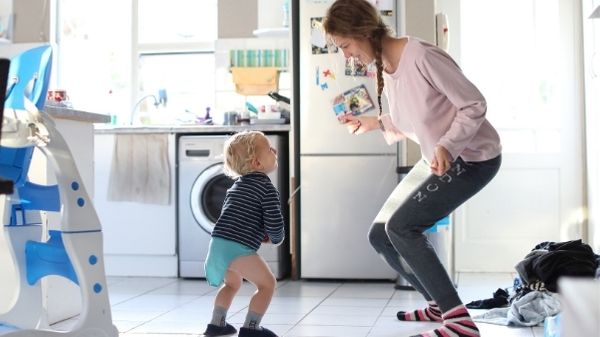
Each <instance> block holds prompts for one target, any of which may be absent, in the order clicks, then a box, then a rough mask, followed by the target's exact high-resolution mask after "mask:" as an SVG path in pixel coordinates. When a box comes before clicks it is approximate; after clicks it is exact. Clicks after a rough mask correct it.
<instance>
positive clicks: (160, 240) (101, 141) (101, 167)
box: [94, 134, 176, 256]
mask: <svg viewBox="0 0 600 337" xmlns="http://www.w3.org/2000/svg"><path fill="white" fill-rule="evenodd" d="M114 142H115V136H114V135H113V134H101V135H96V137H95V146H96V150H95V155H94V157H95V170H96V172H95V186H96V191H95V192H96V193H95V195H94V206H95V207H96V211H97V212H98V217H99V218H100V223H101V224H102V231H103V233H104V253H105V254H107V255H169V256H175V255H176V251H175V234H176V225H175V221H176V220H175V202H174V201H173V200H174V198H175V197H174V196H175V178H174V175H175V168H174V167H173V166H174V163H175V147H174V139H171V138H170V139H169V162H170V166H171V167H170V172H171V191H170V193H171V203H170V204H169V205H154V204H142V203H137V202H114V201H109V200H108V198H107V191H108V186H109V184H110V183H111V182H110V181H109V177H110V169H111V162H112V156H113V150H114Z"/></svg>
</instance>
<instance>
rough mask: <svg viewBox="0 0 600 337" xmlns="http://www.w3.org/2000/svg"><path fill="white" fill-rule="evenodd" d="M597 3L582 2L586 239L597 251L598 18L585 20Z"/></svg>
mask: <svg viewBox="0 0 600 337" xmlns="http://www.w3.org/2000/svg"><path fill="white" fill-rule="evenodd" d="M598 6H600V0H584V1H582V11H583V38H584V39H583V48H584V62H585V66H584V69H585V72H584V74H585V75H584V76H585V119H586V123H585V124H586V130H587V132H586V148H587V157H586V159H587V177H588V181H587V191H588V195H587V197H588V200H587V201H588V226H589V239H590V242H591V244H592V247H593V248H594V250H595V251H598V250H599V249H600V132H599V127H598V126H599V125H600V114H599V113H598V112H599V111H600V18H595V19H589V18H588V17H589V16H590V14H591V13H592V11H593V10H594V9H595V8H596V7H598Z"/></svg>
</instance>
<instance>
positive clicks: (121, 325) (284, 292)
mask: <svg viewBox="0 0 600 337" xmlns="http://www.w3.org/2000/svg"><path fill="white" fill-rule="evenodd" d="M512 278H513V276H512V275H510V274H460V275H459V276H458V291H459V293H460V296H461V298H462V299H463V301H465V303H466V302H470V301H472V300H478V299H484V298H489V297H491V296H492V293H493V292H494V291H495V290H496V289H497V288H499V287H508V286H509V285H510V284H511V280H512ZM108 286H109V292H110V301H111V306H112V310H113V311H112V314H113V320H114V322H115V325H116V326H117V328H118V329H119V331H120V332H121V336H129V337H159V335H165V336H168V337H178V336H182V337H183V336H186V337H190V336H199V335H201V334H202V332H203V331H204V329H205V328H206V324H207V323H208V322H209V321H210V318H211V313H212V302H213V296H214V294H215V289H214V288H211V287H209V286H208V285H207V284H206V282H205V281H204V280H184V279H175V278H115V277H109V279H108ZM253 292H254V289H253V287H252V286H251V285H250V284H244V286H243V288H242V289H241V290H240V292H239V294H238V296H237V297H236V299H235V300H234V302H233V305H232V307H231V308H230V310H229V318H228V321H229V322H230V323H231V324H233V325H234V326H236V327H238V328H239V327H240V326H241V325H242V323H243V321H244V318H245V315H246V310H247V306H248V302H249V299H250V295H251V294H252V293H253ZM424 303H425V302H424V300H423V299H422V298H421V297H420V295H418V294H417V293H416V292H414V291H399V290H394V285H393V283H383V282H378V283H373V282H316V281H288V280H283V281H280V282H279V284H278V288H277V291H276V294H275V297H274V298H273V301H272V303H271V306H270V307H269V311H268V312H267V314H266V315H265V317H264V319H263V321H262V323H261V325H264V326H266V327H268V328H269V329H271V330H273V331H274V332H275V333H277V334H278V335H279V336H285V337H296V336H298V337H300V336H302V337H304V336H320V337H324V336H331V337H338V336H339V337H367V336H368V337H375V336H379V337H388V336H389V337H392V336H394V337H395V336H398V337H400V336H410V335H412V334H415V333H418V332H422V331H426V330H430V329H433V328H436V327H437V326H438V324H434V323H420V322H400V321H398V320H397V319H396V312H397V311H398V310H400V309H403V310H408V309H415V308H420V307H422V306H423V305H424ZM479 312H481V311H478V310H473V311H472V314H477V313H479ZM75 320H76V318H75V319H70V320H68V321H65V322H61V323H58V324H56V325H55V326H54V328H56V329H68V327H69V326H71V325H72V324H74V322H75ZM478 326H479V329H480V330H481V332H482V336H484V337H500V336H501V337H507V336H518V337H542V336H543V335H544V333H543V328H542V327H534V328H509V327H503V326H497V325H490V324H482V323H478Z"/></svg>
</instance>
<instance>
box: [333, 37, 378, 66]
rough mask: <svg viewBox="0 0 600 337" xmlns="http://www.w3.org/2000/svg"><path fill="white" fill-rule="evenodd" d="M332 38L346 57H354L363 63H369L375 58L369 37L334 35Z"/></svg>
mask: <svg viewBox="0 0 600 337" xmlns="http://www.w3.org/2000/svg"><path fill="white" fill-rule="evenodd" d="M332 40H333V43H334V44H335V45H336V46H337V47H338V48H340V49H341V50H342V53H344V57H345V58H350V57H353V58H355V59H358V60H359V61H360V62H362V63H363V64H369V63H371V62H373V60H374V59H375V55H374V53H373V48H372V47H371V44H370V43H369V41H368V40H367V39H359V38H351V37H343V36H335V35H332Z"/></svg>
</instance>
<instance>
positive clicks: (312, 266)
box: [300, 156, 398, 279]
mask: <svg viewBox="0 0 600 337" xmlns="http://www.w3.org/2000/svg"><path fill="white" fill-rule="evenodd" d="M395 168H396V157H395V156H301V158H300V170H301V172H302V202H301V208H300V218H301V219H302V228H301V277H302V278H334V279H339V278H349V279H393V278H395V277H396V275H397V274H396V273H395V272H394V271H393V270H392V269H391V268H390V267H389V266H388V265H387V264H386V263H385V262H384V261H383V260H382V259H381V258H379V256H378V255H377V253H376V252H375V250H374V249H373V248H372V247H371V245H370V244H369V240H368V238H367V233H368V231H369V227H370V226H371V223H372V222H373V220H374V219H375V216H376V215H377V213H378V212H379V209H380V208H381V206H382V205H383V203H384V202H385V200H386V199H387V197H388V196H389V195H390V193H391V192H392V190H393V189H394V188H395V187H396V183H397V181H398V178H397V176H396V172H395Z"/></svg>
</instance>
